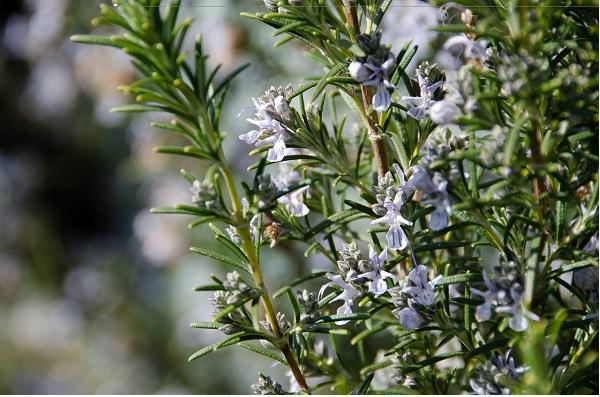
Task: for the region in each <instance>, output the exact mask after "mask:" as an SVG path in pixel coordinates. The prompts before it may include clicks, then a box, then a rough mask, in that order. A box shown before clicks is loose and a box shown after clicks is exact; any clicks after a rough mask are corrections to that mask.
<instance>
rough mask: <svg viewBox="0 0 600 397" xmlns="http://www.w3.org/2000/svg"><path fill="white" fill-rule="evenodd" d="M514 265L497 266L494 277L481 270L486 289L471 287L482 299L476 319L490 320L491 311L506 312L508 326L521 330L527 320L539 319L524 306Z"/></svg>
mask: <svg viewBox="0 0 600 397" xmlns="http://www.w3.org/2000/svg"><path fill="white" fill-rule="evenodd" d="M514 267H515V265H514V263H512V262H509V263H508V264H507V265H506V266H504V267H503V268H497V269H496V277H495V278H494V279H490V277H489V275H488V274H487V272H486V271H483V281H484V284H485V287H486V290H485V291H480V290H478V289H475V288H471V293H472V294H473V295H474V296H479V297H481V298H483V300H484V302H483V303H482V304H480V305H478V306H477V309H476V311H475V319H477V321H487V320H490V319H491V318H492V313H493V312H496V313H507V314H508V315H509V316H510V321H509V326H510V328H511V329H513V330H514V331H517V332H522V331H525V330H526V329H527V326H528V322H529V321H528V320H533V321H539V319H540V318H539V317H538V316H537V315H536V314H535V313H532V312H530V311H529V310H527V309H526V308H525V303H524V293H523V287H522V286H521V283H520V282H519V281H518V276H517V274H516V271H515V268H514Z"/></svg>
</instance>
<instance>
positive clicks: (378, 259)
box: [357, 245, 396, 296]
mask: <svg viewBox="0 0 600 397" xmlns="http://www.w3.org/2000/svg"><path fill="white" fill-rule="evenodd" d="M369 260H370V261H371V266H372V267H373V270H372V271H370V272H366V273H363V274H360V275H358V276H357V278H368V279H369V280H371V281H370V282H369V292H370V293H372V294H373V295H375V296H379V295H382V294H384V293H385V292H386V291H387V283H386V281H385V280H386V279H388V278H391V279H392V280H393V281H394V282H395V281H396V276H394V275H393V274H392V273H389V272H386V271H385V270H383V265H384V264H385V262H386V261H387V250H385V249H384V250H383V251H382V252H381V253H380V254H379V255H378V254H377V252H376V251H375V249H374V248H373V246H371V245H369Z"/></svg>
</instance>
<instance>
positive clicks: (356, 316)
mask: <svg viewBox="0 0 600 397" xmlns="http://www.w3.org/2000/svg"><path fill="white" fill-rule="evenodd" d="M369 318H371V316H370V315H369V313H351V314H334V315H331V316H325V317H321V318H320V319H318V320H317V321H315V323H316V324H321V323H332V322H335V321H358V320H366V319H369Z"/></svg>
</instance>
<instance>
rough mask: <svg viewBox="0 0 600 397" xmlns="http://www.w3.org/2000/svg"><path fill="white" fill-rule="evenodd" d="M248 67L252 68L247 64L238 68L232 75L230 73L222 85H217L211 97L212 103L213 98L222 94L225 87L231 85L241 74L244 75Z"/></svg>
mask: <svg viewBox="0 0 600 397" xmlns="http://www.w3.org/2000/svg"><path fill="white" fill-rule="evenodd" d="M248 66H250V64H249V63H246V64H244V65H242V66H240V67H238V68H236V69H235V70H233V71H232V72H231V73H229V74H228V75H227V76H226V77H225V78H224V79H223V80H222V81H221V82H220V83H219V85H217V87H216V88H215V90H214V92H213V94H212V95H211V96H210V100H211V101H212V99H213V98H215V97H216V96H217V95H218V94H219V92H221V91H222V90H223V89H224V88H225V87H227V86H228V85H229V84H231V82H232V80H233V79H234V78H235V77H236V76H237V75H238V74H240V73H242V72H243V71H244V70H245V69H246V68H247V67H248Z"/></svg>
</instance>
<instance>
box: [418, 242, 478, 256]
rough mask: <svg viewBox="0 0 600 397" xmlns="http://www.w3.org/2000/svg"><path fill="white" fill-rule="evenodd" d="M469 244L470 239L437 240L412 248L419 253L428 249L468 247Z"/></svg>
mask: <svg viewBox="0 0 600 397" xmlns="http://www.w3.org/2000/svg"><path fill="white" fill-rule="evenodd" d="M470 245H471V242H470V241H437V242H435V243H431V244H425V245H421V246H419V247H416V248H415V249H414V250H413V252H414V253H419V252H428V251H435V250H445V249H449V248H459V247H468V246H470Z"/></svg>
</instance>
